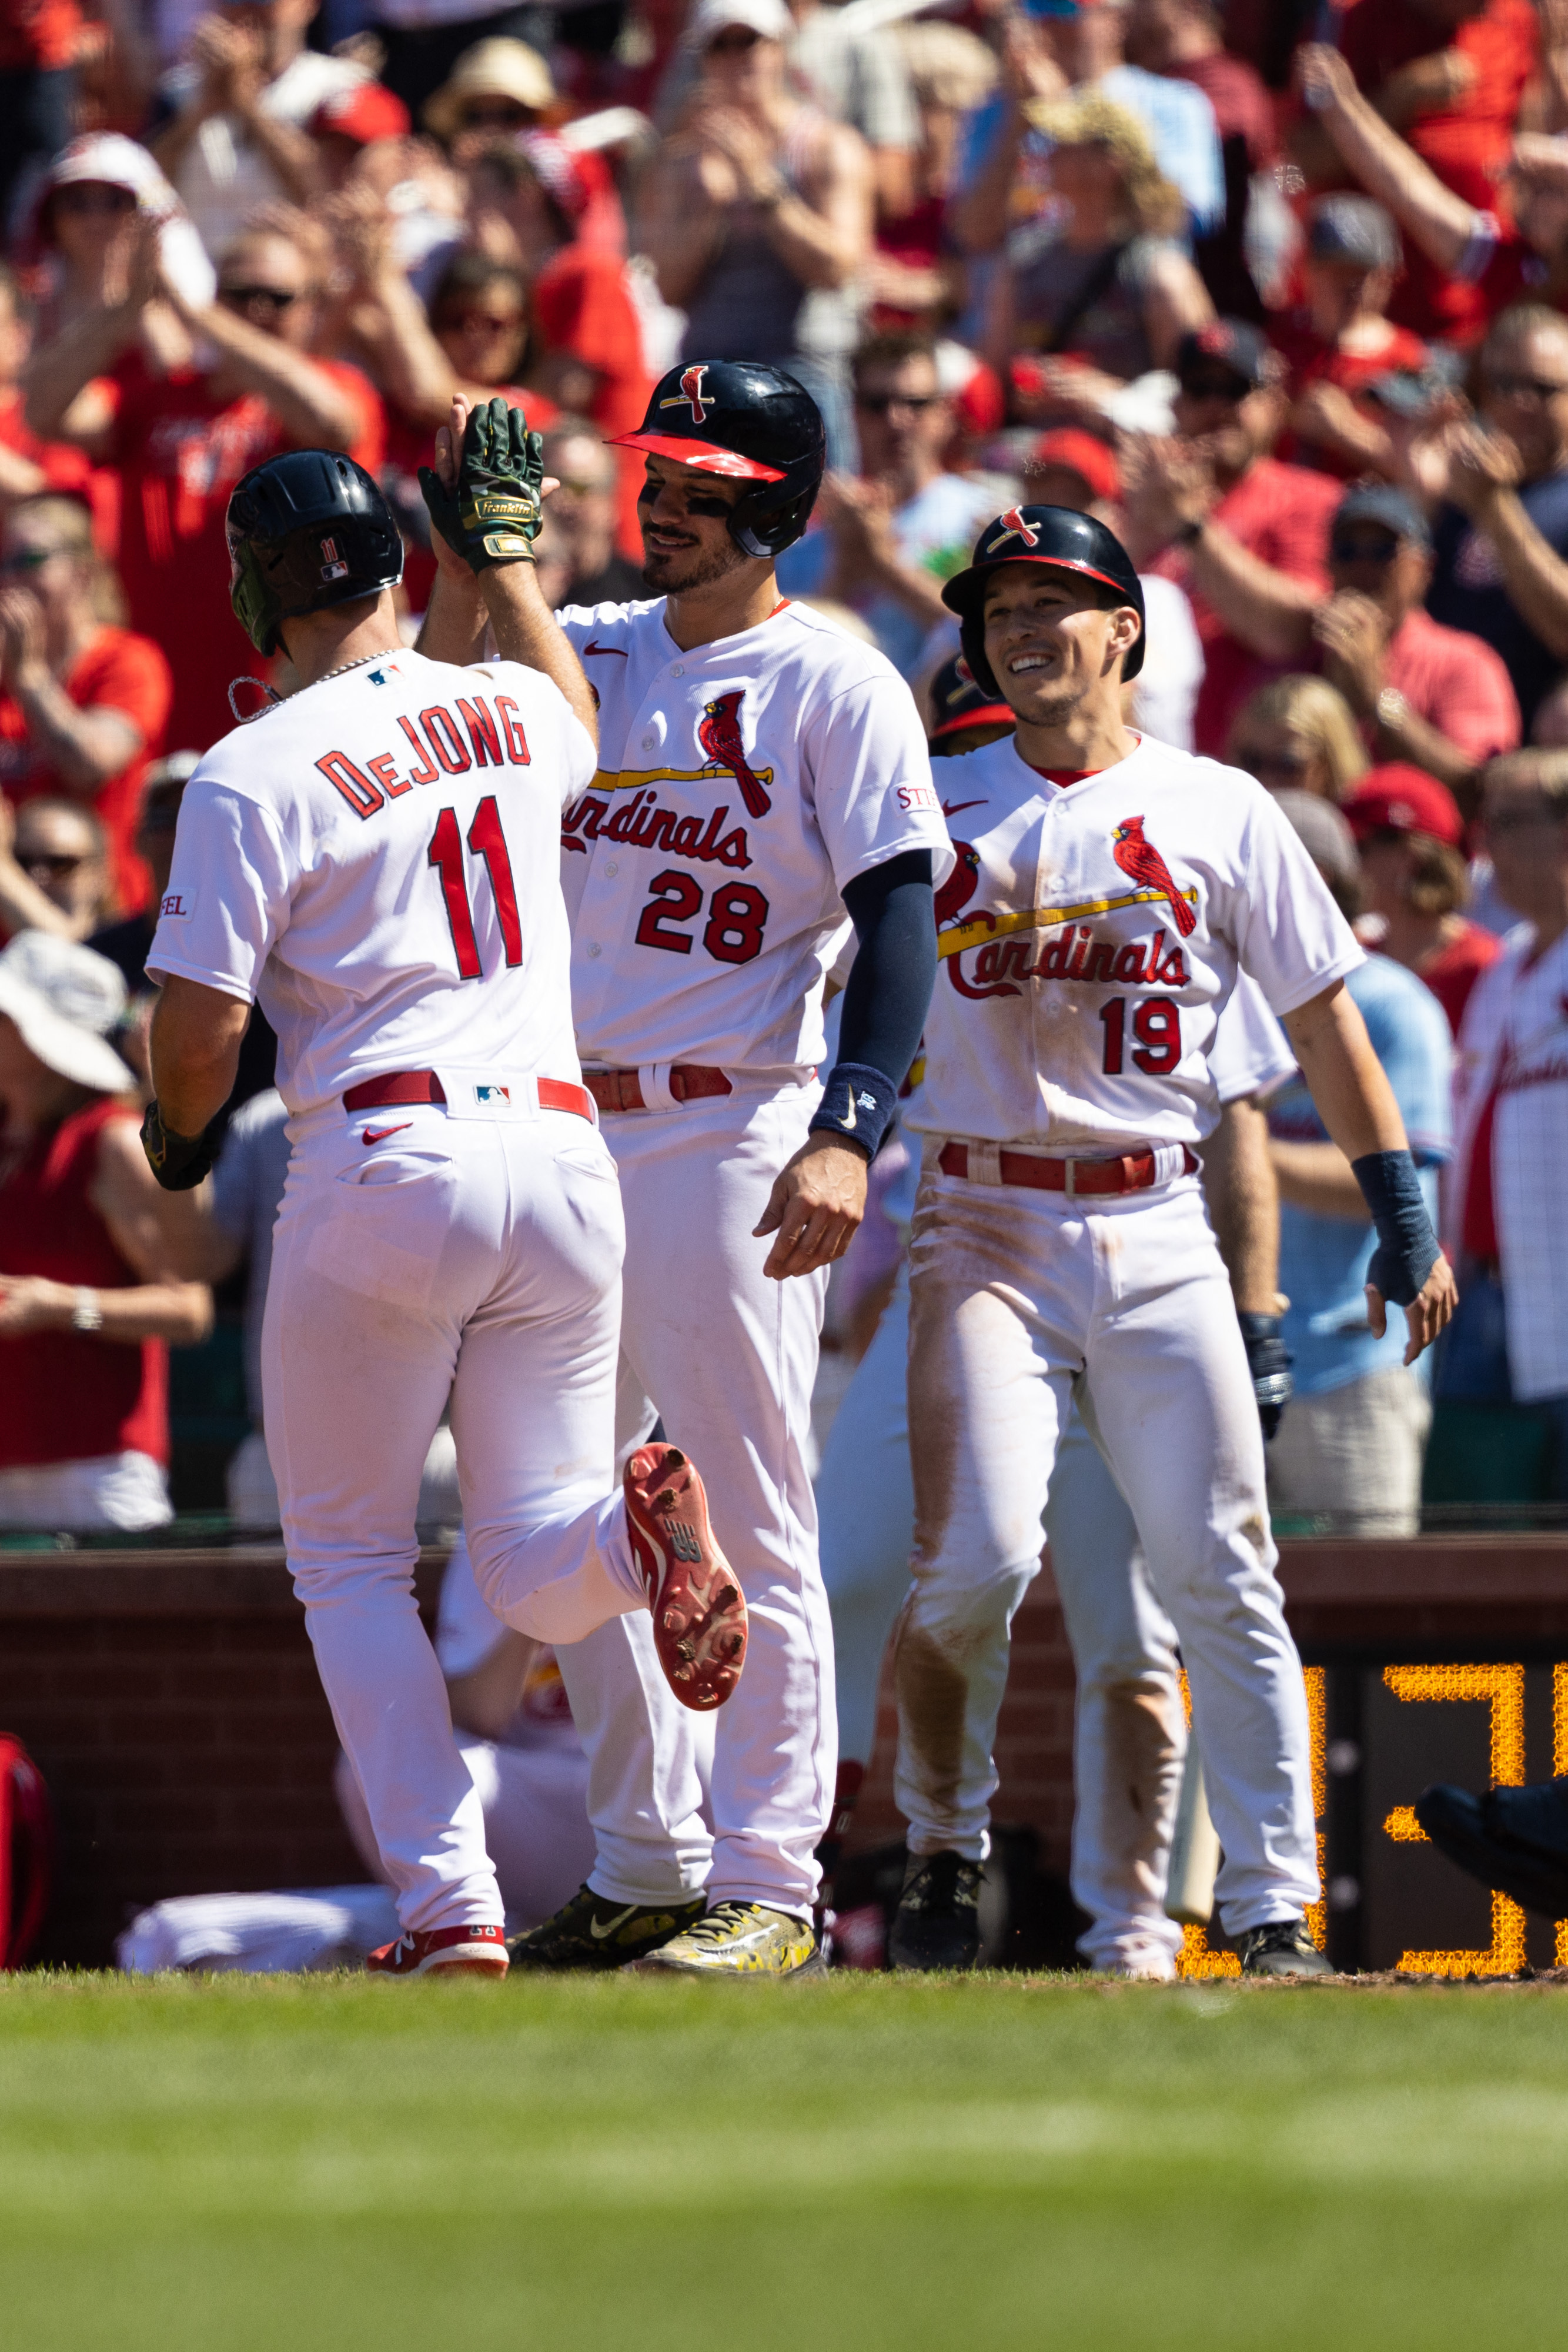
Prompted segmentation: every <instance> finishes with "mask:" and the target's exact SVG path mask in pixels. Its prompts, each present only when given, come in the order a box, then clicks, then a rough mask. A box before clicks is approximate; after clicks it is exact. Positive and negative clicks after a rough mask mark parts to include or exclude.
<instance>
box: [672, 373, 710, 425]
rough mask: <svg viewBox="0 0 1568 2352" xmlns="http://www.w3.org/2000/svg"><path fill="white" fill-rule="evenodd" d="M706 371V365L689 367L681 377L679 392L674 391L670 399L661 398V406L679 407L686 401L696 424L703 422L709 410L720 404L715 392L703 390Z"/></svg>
mask: <svg viewBox="0 0 1568 2352" xmlns="http://www.w3.org/2000/svg"><path fill="white" fill-rule="evenodd" d="M706 373H707V369H706V366H704V367H689V368H687V369H686V370H685V373H684V374H683V375H682V377H681V388H680V390H679V392H673V393H672V394H670V397H669V398H668V400H661V402H660V403H659V405H660V407H661V408H679V407H680V405H681V404H682V402H683V401H684V402H685V404H686V406H687V407H688V408H689V409H690V410H691V412H692V423H693V424H694V425H701V424H703V423H704V422H705V420H706V416H707V413H708V410H709V409H710V408H716V407H717V406H718V403H717V401H716V399H715V398H714V395H713V394H712V393H711V392H705V391H704V390H703V378H704V376H705V375H706Z"/></svg>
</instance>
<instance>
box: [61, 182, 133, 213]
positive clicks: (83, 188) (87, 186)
mask: <svg viewBox="0 0 1568 2352" xmlns="http://www.w3.org/2000/svg"><path fill="white" fill-rule="evenodd" d="M135 209H136V198H135V197H134V195H133V194H131V190H130V189H129V188H115V187H108V186H104V185H102V184H95V183H94V182H92V181H90V180H78V181H77V182H75V183H74V184H72V185H71V186H69V187H65V188H57V189H56V190H55V210H56V211H57V212H62V213H131V212H134V211H135Z"/></svg>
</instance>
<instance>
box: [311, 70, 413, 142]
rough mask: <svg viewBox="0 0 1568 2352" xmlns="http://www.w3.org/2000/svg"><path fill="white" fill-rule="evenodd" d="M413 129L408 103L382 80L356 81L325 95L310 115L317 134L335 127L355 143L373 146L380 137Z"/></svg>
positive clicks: (398, 136)
mask: <svg viewBox="0 0 1568 2352" xmlns="http://www.w3.org/2000/svg"><path fill="white" fill-rule="evenodd" d="M409 129H410V118H409V111H408V109H407V107H406V106H405V105H404V104H403V102H402V99H401V98H398V97H396V96H395V95H394V93H393V92H392V90H390V89H386V88H385V87H384V86H383V85H382V83H381V82H379V81H357V82H352V83H350V86H349V88H348V89H340V90H336V91H334V93H333V94H332V96H331V97H330V98H324V99H323V100H322V101H321V103H320V105H319V107H318V108H317V109H316V111H315V113H314V114H313V115H312V116H311V117H310V131H311V134H312V136H313V137H315V138H319V137H320V136H321V134H322V133H323V132H324V131H336V132H337V133H338V136H339V137H340V139H351V140H352V141H353V142H354V144H355V145H356V147H370V146H373V145H374V143H375V142H376V141H377V140H378V139H405V138H406V137H407V136H408V132H409Z"/></svg>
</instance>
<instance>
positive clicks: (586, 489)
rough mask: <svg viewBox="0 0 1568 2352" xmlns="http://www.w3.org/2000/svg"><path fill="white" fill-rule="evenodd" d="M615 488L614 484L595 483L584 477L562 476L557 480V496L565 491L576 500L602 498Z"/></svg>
mask: <svg viewBox="0 0 1568 2352" xmlns="http://www.w3.org/2000/svg"><path fill="white" fill-rule="evenodd" d="M613 488H615V485H614V483H613V482H595V481H592V480H591V479H589V478H586V477H584V476H581V475H579V476H573V475H570V474H560V475H559V476H558V477H557V478H556V495H557V497H558V498H559V495H560V492H561V491H562V490H565V491H567V492H568V494H569V495H570V497H572V498H574V499H591V498H595V497H599V498H602V497H604V496H605V495H606V494H607V493H608V492H609V491H611V490H612V489H613Z"/></svg>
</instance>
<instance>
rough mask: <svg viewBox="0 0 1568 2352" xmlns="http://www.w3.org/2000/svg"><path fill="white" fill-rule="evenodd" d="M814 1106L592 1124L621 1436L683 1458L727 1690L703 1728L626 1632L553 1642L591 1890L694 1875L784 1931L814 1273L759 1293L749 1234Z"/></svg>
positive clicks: (809, 1595) (654, 1888)
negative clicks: (727, 1664) (571, 1723)
mask: <svg viewBox="0 0 1568 2352" xmlns="http://www.w3.org/2000/svg"><path fill="white" fill-rule="evenodd" d="M818 1098H819V1097H818V1094H817V1090H816V1089H815V1088H814V1087H790V1088H789V1090H788V1092H787V1093H785V1094H782V1095H779V1096H773V1097H766V1098H763V1099H758V1097H757V1096H755V1095H744V1094H741V1093H738V1092H737V1093H736V1094H734V1095H728V1096H720V1097H712V1098H709V1099H706V1100H703V1101H697V1102H690V1103H685V1104H676V1105H675V1106H674V1107H673V1108H670V1109H667V1110H648V1111H621V1112H616V1113H613V1114H612V1115H611V1116H610V1117H609V1118H606V1121H605V1129H604V1131H605V1135H606V1138H607V1139H608V1141H609V1144H610V1148H611V1150H612V1152H613V1153H614V1155H615V1162H616V1166H617V1168H618V1170H619V1171H620V1176H621V1196H622V1204H623V1207H624V1211H625V1217H626V1263H625V1269H624V1274H623V1277H622V1327H621V1344H622V1352H623V1355H624V1359H625V1367H626V1377H625V1379H624V1380H623V1382H622V1438H623V1439H624V1438H625V1436H626V1435H628V1434H634V1433H636V1427H635V1426H633V1424H640V1426H641V1427H643V1428H645V1427H647V1426H648V1425H650V1424H651V1421H652V1417H653V1412H654V1411H655V1410H656V1411H657V1413H658V1415H659V1418H660V1419H661V1421H662V1422H663V1423H664V1432H665V1434H666V1435H667V1436H668V1438H669V1439H670V1441H671V1443H672V1444H675V1445H679V1446H681V1447H682V1448H683V1449H684V1450H685V1451H686V1452H688V1453H689V1454H691V1456H692V1459H693V1460H694V1461H695V1463H696V1465H697V1466H698V1468H699V1469H700V1470H701V1472H702V1475H703V1479H704V1482H705V1484H706V1488H707V1498H708V1509H709V1512H710V1514H711V1516H712V1519H713V1526H714V1532H715V1534H716V1537H717V1538H718V1541H719V1544H720V1546H721V1548H722V1549H723V1550H724V1553H725V1555H726V1557H727V1559H728V1560H729V1562H730V1564H731V1566H732V1567H733V1568H734V1570H735V1571H736V1573H737V1576H738V1577H739V1579H740V1583H741V1589H742V1591H744V1592H745V1594H746V1605H747V1611H748V1612H749V1614H750V1621H751V1630H750V1635H749V1640H748V1643H747V1654H746V1669H745V1672H744V1673H743V1674H742V1675H741V1678H740V1682H739V1685H738V1686H737V1690H736V1692H735V1695H734V1696H733V1697H732V1698H731V1699H729V1700H728V1702H727V1704H726V1705H725V1706H723V1707H722V1708H720V1709H718V1710H717V1711H716V1713H715V1715H714V1716H713V1717H710V1718H708V1720H707V1722H706V1725H705V1724H703V1723H701V1722H699V1721H698V1719H697V1718H695V1717H693V1716H692V1715H691V1714H690V1712H689V1710H687V1709H685V1708H683V1707H681V1706H678V1705H677V1703H676V1702H675V1700H674V1698H673V1697H672V1696H670V1694H669V1692H668V1690H667V1688H666V1687H665V1686H664V1684H663V1682H662V1679H661V1678H660V1677H659V1676H658V1675H657V1672H656V1670H653V1671H652V1672H651V1671H650V1670H649V1665H648V1664H647V1663H646V1662H644V1661H643V1658H642V1656H641V1654H640V1651H639V1647H638V1643H639V1634H640V1633H641V1631H642V1628H641V1627H640V1626H639V1625H638V1623H637V1621H635V1620H631V1621H624V1622H622V1623H620V1624H617V1625H613V1626H606V1627H605V1628H604V1629H603V1631H602V1633H600V1634H599V1635H598V1636H596V1638H595V1640H594V1641H593V1642H591V1643H581V1644H578V1645H575V1646H574V1647H571V1648H568V1649H562V1648H561V1647H560V1646H559V1644H558V1645H557V1657H558V1659H559V1664H560V1670H561V1674H562V1676H563V1678H564V1680H565V1683H566V1687H567V1694H568V1696H569V1697H570V1700H571V1711H572V1715H573V1717H574V1719H575V1721H576V1724H577V1727H578V1730H579V1732H580V1734H581V1737H582V1741H583V1745H584V1746H585V1747H586V1748H587V1749H588V1752H589V1759H590V1766H591V1772H590V1781H589V1811H590V1814H591V1818H592V1821H593V1823H594V1827H595V1830H596V1832H598V1834H599V1840H600V1844H599V1856H598V1860H597V1861H596V1863H595V1864H594V1869H593V1873H592V1875H591V1879H590V1881H589V1884H590V1885H591V1886H592V1887H593V1888H594V1889H595V1890H596V1892H598V1893H600V1894H601V1895H606V1896H608V1897H610V1898H612V1899H613V1900H616V1901H620V1902H622V1903H632V1902H639V1903H652V1902H662V1901H666V1900H668V1899H669V1898H670V1897H671V1896H672V1895H677V1894H680V1893H686V1894H687V1895H689V1894H690V1893H691V1892H693V1891H695V1889H696V1888H697V1887H698V1886H700V1885H703V1884H704V1880H705V1877H706V1888H707V1893H708V1895H709V1898H710V1900H711V1901H712V1902H721V1901H724V1900H726V1899H727V1898H734V1899H736V1900H737V1901H742V1902H757V1903H767V1904H770V1905H772V1906H775V1907H776V1908H778V1909H779V1910H785V1911H792V1912H796V1913H799V1914H801V1915H802V1916H803V1915H805V1914H807V1913H809V1912H810V1907H811V1905H812V1903H813V1901H814V1900H815V1896H816V1892H817V1881H818V1875H819V1874H818V1869H817V1863H816V1847H817V1843H818V1841H819V1840H820V1839H821V1835H822V1832H823V1831H824V1829H825V1828H826V1826H827V1821H828V1811H829V1807H830V1804H831V1798H832V1790H833V1774H834V1770H835V1767H836V1731H835V1723H834V1713H833V1654H832V1628H831V1621H830V1618H829V1614H828V1604H827V1599H826V1595H825V1594H824V1592H823V1591H822V1582H821V1570H820V1568H819V1566H818V1562H817V1518H816V1507H815V1504H814V1502H813V1500H812V1495H811V1483H810V1476H809V1475H808V1471H807V1454H806V1441H807V1436H808V1433H809V1431H810V1407H811V1388H812V1384H813V1381H814V1380H815V1377H816V1369H817V1340H818V1334H819V1332H820V1330H821V1318H822V1301H823V1297H824V1295H825V1292H826V1287H827V1278H826V1271H825V1269H824V1270H823V1272H821V1273H819V1274H815V1275H807V1276H800V1277H797V1278H796V1279H794V1280H791V1281H789V1282H773V1281H770V1280H768V1278H767V1277H766V1276H764V1274H763V1272H762V1267H763V1262H764V1260H765V1259H766V1257H767V1255H768V1248H769V1246H770V1243H769V1242H768V1241H767V1240H762V1241H758V1240H754V1239H753V1235H752V1228H753V1227H754V1226H755V1225H756V1224H757V1223H758V1219H759V1218H760V1217H761V1215H762V1212H763V1210H764V1209H765V1208H766V1206H767V1204H768V1193H769V1192H770V1191H771V1190H772V1186H773V1180H774V1178H775V1177H776V1176H777V1175H778V1173H779V1170H780V1169H781V1168H782V1167H783V1166H784V1164H785V1162H786V1161H787V1160H789V1159H790V1158H791V1157H792V1156H793V1154H794V1153H795V1152H796V1151H797V1150H799V1149H800V1145H801V1144H802V1143H803V1142H804V1141H805V1139H806V1123H807V1121H808V1119H809V1118H810V1115H811V1111H812V1109H813V1108H814V1107H815V1105H816V1103H817V1100H818ZM643 1400H646V1402H643ZM683 1717H684V1718H685V1719H684V1721H683V1720H681V1719H680V1718H683ZM688 1727H689V1728H688ZM705 1730H706V1732H707V1734H708V1735H709V1736H710V1737H711V1739H712V1743H713V1744H712V1749H711V1767H710V1768H709V1769H711V1781H710V1791H709V1799H708V1805H709V1812H708V1818H709V1820H710V1822H711V1824H712V1847H711V1867H709V1868H705V1864H706V1861H707V1856H706V1854H705V1853H703V1852H702V1846H703V1844H705V1843H706V1840H705V1839H702V1837H701V1830H700V1809H701V1806H702V1788H701V1781H702V1776H703V1767H704V1761H705V1759H704V1753H703V1747H702V1735H703V1733H704V1732H705ZM661 1845H662V1852H661Z"/></svg>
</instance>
